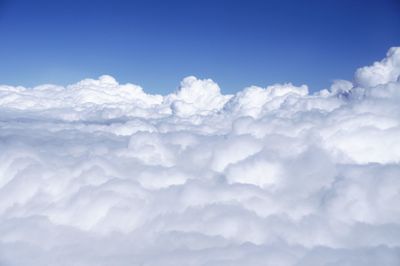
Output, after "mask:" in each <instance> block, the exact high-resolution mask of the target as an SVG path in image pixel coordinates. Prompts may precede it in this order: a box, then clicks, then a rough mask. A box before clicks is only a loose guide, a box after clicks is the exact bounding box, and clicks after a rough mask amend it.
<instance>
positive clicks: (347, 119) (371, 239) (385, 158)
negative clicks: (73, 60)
mask: <svg viewBox="0 0 400 266" xmlns="http://www.w3.org/2000/svg"><path fill="white" fill-rule="evenodd" d="M399 54H400V48H392V49H390V50H389V52H388V54H387V58H385V59H384V60H382V61H381V62H378V63H374V64H373V65H372V66H369V67H364V68H360V69H359V70H357V72H356V75H355V81H354V84H353V83H352V82H350V81H344V80H338V81H335V82H334V84H333V85H332V86H331V89H330V90H324V91H320V92H317V93H314V94H310V93H309V92H308V89H307V86H305V85H302V86H294V85H292V84H276V85H272V86H268V87H266V88H261V87H256V86H252V87H249V88H245V89H244V90H243V91H240V92H238V93H236V94H235V95H223V94H222V93H221V91H220V88H219V87H218V85H217V84H216V83H215V82H213V81H212V80H208V79H206V80H201V79H197V78H195V77H187V78H185V79H184V80H183V81H182V82H181V85H180V88H179V89H178V90H177V91H176V92H174V93H171V94H169V95H166V96H161V95H151V94H147V93H145V92H144V91H143V89H142V88H141V87H139V86H137V85H133V84H119V83H118V82H117V81H116V80H115V79H114V78H112V77H110V76H101V77H100V78H99V79H97V80H94V79H86V80H83V81H80V82H78V83H76V84H73V85H70V86H67V87H66V88H63V87H60V86H55V85H42V86H38V87H35V88H23V87H13V86H5V85H3V86H0V265H30V266H32V265H266V264H267V265H285V266H286V265H393V266H394V265H399V264H400V207H399V206H398V205H399V204H398V203H399V202H400V192H399V188H400V178H399V177H400V104H399V99H400V81H399V75H400V68H399V67H400V66H399Z"/></svg>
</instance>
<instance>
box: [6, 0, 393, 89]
mask: <svg viewBox="0 0 400 266" xmlns="http://www.w3.org/2000/svg"><path fill="white" fill-rule="evenodd" d="M399 14H400V2H399V1H396V0H376V1H358V0H354V1H344V0H336V1H286V0H280V1H254V0H247V1H234V0H231V1H222V0H214V1H208V0H203V1H187V0H186V1H183V0H180V1H155V0H148V1H120V0H113V1H85V0H81V1H73V0H72V1H71V0H70V1H63V0H59V1H41V0H37V1H18V0H15V1H11V0H5V1H4V0H3V1H2V0H0V83H1V84H11V85H25V86H33V85H37V84H42V83H56V84H62V85H65V84H69V83H73V82H76V81H78V80H81V79H83V78H87V77H97V76H99V75H102V74H110V75H112V76H114V77H115V78H116V79H117V80H119V81H120V82H132V83H135V84H139V85H141V86H143V87H144V88H145V90H146V91H148V92H153V93H162V94H166V93H168V92H170V91H172V90H174V89H175V88H176V87H177V86H178V84H179V81H180V80H181V79H182V78H183V77H185V76H188V75H195V76H197V77H199V78H212V79H213V80H215V81H216V82H218V83H219V84H220V86H221V88H222V90H223V92H225V93H231V92H235V91H237V90H240V89H242V88H244V87H246V86H248V85H260V86H266V85H269V84H272V83H276V82H288V81H291V82H293V83H294V84H296V85H300V84H308V85H309V86H310V88H311V90H312V91H315V90H319V89H322V88H325V87H328V86H329V84H330V82H331V81H332V80H333V79H338V78H344V79H352V74H353V73H354V70H355V69H356V68H357V67H359V66H364V65H368V64H370V63H371V62H373V61H375V60H379V59H381V58H383V57H384V55H385V53H386V51H387V49H388V48H389V47H391V46H396V45H399V44H400V15H399Z"/></svg>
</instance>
